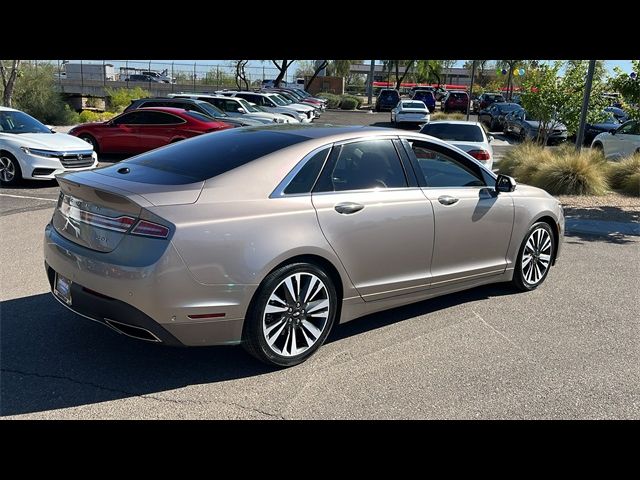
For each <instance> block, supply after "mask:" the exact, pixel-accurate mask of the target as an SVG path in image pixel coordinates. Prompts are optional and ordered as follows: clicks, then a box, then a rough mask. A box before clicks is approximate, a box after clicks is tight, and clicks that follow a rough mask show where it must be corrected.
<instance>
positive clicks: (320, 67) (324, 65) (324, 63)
mask: <svg viewBox="0 0 640 480" xmlns="http://www.w3.org/2000/svg"><path fill="white" fill-rule="evenodd" d="M328 65H329V60H323V61H322V63H321V64H320V65H319V66H318V67H317V68H316V69H315V71H314V72H313V75H311V78H310V79H309V81H308V82H307V83H306V84H305V86H304V89H305V90H306V89H307V88H309V85H311V84H312V83H313V81H314V80H315V79H316V77H317V76H318V75H319V74H320V72H321V71H322V70H324V69H325V68H327V66H328Z"/></svg>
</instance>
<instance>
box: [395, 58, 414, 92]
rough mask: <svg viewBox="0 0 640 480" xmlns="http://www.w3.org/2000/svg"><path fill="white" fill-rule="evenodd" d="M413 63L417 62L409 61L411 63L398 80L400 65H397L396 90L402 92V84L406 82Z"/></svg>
mask: <svg viewBox="0 0 640 480" xmlns="http://www.w3.org/2000/svg"><path fill="white" fill-rule="evenodd" d="M413 62H415V60H409V63H408V64H407V66H406V67H405V69H404V73H403V74H402V77H400V78H398V74H397V71H398V64H397V63H396V90H400V85H402V82H403V81H404V77H406V76H407V73H409V69H410V68H411V65H413Z"/></svg>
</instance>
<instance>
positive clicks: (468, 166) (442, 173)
mask: <svg viewBox="0 0 640 480" xmlns="http://www.w3.org/2000/svg"><path fill="white" fill-rule="evenodd" d="M407 143H408V145H409V146H410V148H411V151H412V152H413V154H414V155H415V160H416V163H417V165H418V167H419V168H418V172H416V173H417V174H418V175H422V176H423V180H424V182H421V183H423V184H424V185H426V186H428V187H452V188H455V187H484V186H486V183H485V180H484V179H483V177H484V176H483V174H482V169H481V168H480V167H479V166H477V165H475V164H473V163H472V162H471V161H468V162H467V161H462V160H461V159H458V158H454V155H447V154H445V153H443V152H441V151H439V150H440V149H436V148H434V147H433V146H431V145H429V144H428V143H426V142H420V141H415V140H409V141H408V142H407Z"/></svg>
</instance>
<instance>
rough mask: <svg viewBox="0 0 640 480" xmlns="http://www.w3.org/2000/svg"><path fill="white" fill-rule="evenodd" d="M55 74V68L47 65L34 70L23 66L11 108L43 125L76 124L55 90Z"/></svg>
mask: <svg viewBox="0 0 640 480" xmlns="http://www.w3.org/2000/svg"><path fill="white" fill-rule="evenodd" d="M56 72H57V69H56V67H55V66H53V65H52V64H49V63H39V64H38V66H37V67H36V65H35V64H33V65H32V64H29V63H23V64H22V65H21V66H20V73H19V75H17V80H16V82H15V87H14V92H13V104H14V106H15V108H18V109H20V110H23V111H25V112H27V113H28V114H29V115H31V116H33V117H35V118H37V119H38V120H40V121H41V122H43V123H48V124H52V125H68V124H70V123H76V122H77V120H78V115H77V114H76V113H75V112H74V111H72V110H71V109H70V108H69V106H68V105H67V104H65V102H64V101H63V99H62V95H61V94H60V92H58V90H57V88H56V81H55V73H56Z"/></svg>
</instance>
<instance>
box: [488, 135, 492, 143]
mask: <svg viewBox="0 0 640 480" xmlns="http://www.w3.org/2000/svg"><path fill="white" fill-rule="evenodd" d="M487 140H489V143H491V142H493V135H489V136H488V137H487Z"/></svg>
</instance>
